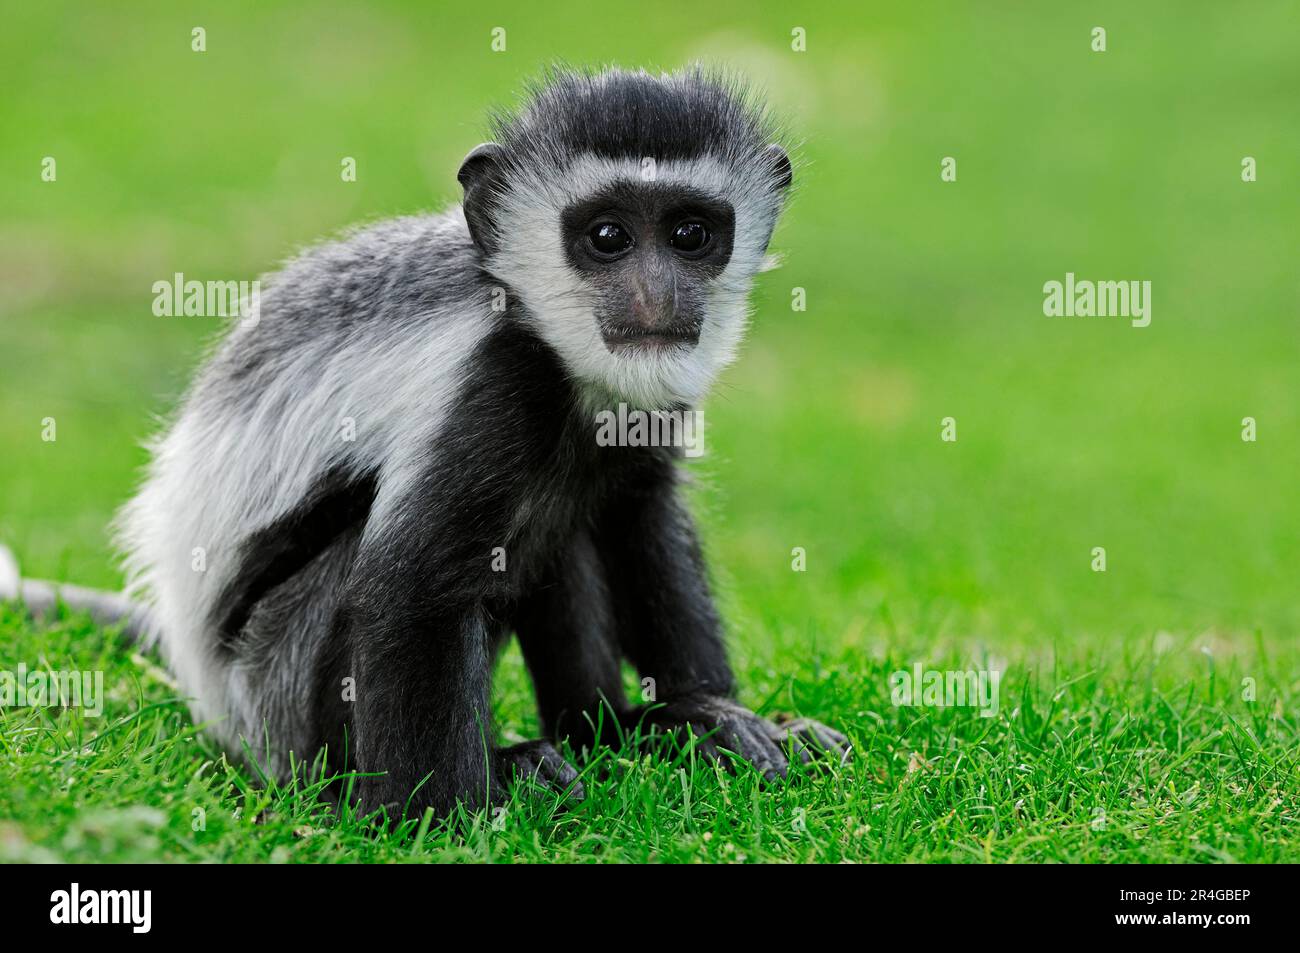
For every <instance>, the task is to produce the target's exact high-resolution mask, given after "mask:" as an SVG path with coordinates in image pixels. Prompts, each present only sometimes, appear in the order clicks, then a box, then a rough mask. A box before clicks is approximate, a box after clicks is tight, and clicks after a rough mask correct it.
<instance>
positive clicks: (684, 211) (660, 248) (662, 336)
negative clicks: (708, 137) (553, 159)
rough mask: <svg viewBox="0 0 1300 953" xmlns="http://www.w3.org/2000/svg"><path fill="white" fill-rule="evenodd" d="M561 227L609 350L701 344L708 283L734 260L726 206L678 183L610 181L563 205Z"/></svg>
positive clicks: (732, 218) (730, 212) (731, 219)
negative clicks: (588, 194) (586, 285)
mask: <svg viewBox="0 0 1300 953" xmlns="http://www.w3.org/2000/svg"><path fill="white" fill-rule="evenodd" d="M560 227H561V234H562V239H563V244H564V250H565V255H566V257H567V259H568V262H569V265H570V266H571V267H572V268H573V269H574V271H576V272H577V273H578V274H579V275H580V276H581V277H582V279H583V281H584V282H586V283H587V284H589V285H590V287H591V289H592V291H593V292H594V304H593V308H592V311H593V314H594V316H595V319H596V323H597V325H598V326H599V329H600V335H601V339H602V340H603V342H604V345H605V347H606V348H607V349H608V350H609V351H610V352H611V353H614V354H626V355H632V354H635V353H637V352H644V351H660V350H677V349H683V350H691V349H693V348H694V347H695V346H696V345H698V344H699V342H700V333H701V331H702V329H703V327H704V318H705V314H706V307H707V305H708V291H709V288H710V285H711V284H712V283H713V282H714V281H716V279H717V278H718V277H719V276H720V275H721V274H722V273H723V271H724V270H725V269H726V267H727V263H728V262H729V261H730V260H731V250H732V243H733V241H734V239H735V231H736V213H735V210H734V209H733V208H732V207H731V205H730V204H729V203H727V202H725V201H722V200H720V199H717V198H713V197H711V196H709V195H706V194H704V193H702V192H698V191H696V190H693V189H689V188H683V187H681V186H674V185H662V184H658V183H654V182H616V183H614V184H612V185H610V186H608V187H607V188H605V189H602V190H601V191H600V192H598V193H597V194H595V195H593V196H591V197H589V198H587V199H585V200H584V201H581V202H578V203H576V204H574V205H570V206H569V207H568V208H566V209H565V210H564V211H563V213H562V214H561V216H560Z"/></svg>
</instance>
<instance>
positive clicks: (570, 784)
mask: <svg viewBox="0 0 1300 953" xmlns="http://www.w3.org/2000/svg"><path fill="white" fill-rule="evenodd" d="M496 758H497V765H498V767H499V768H500V770H501V774H502V776H503V777H504V778H505V780H506V781H507V782H510V783H518V782H520V781H527V780H532V781H535V782H537V783H538V784H540V785H541V786H542V787H544V788H546V789H547V790H549V791H554V792H555V793H557V794H562V795H564V799H565V800H567V801H581V800H582V799H583V798H585V797H586V796H587V792H586V791H585V790H584V789H583V787H582V782H581V781H579V780H578V770H577V768H575V767H574V766H573V765H571V764H569V762H567V761H565V760H564V757H563V756H562V755H561V754H560V753H559V752H558V751H556V750H555V746H554V745H552V744H551V743H550V742H549V741H525V742H524V743H523V744H518V745H511V746H510V747H509V748H497V749H496Z"/></svg>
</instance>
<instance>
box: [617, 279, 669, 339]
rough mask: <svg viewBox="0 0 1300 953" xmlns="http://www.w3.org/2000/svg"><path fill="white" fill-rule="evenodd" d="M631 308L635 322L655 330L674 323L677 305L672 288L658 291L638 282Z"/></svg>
mask: <svg viewBox="0 0 1300 953" xmlns="http://www.w3.org/2000/svg"><path fill="white" fill-rule="evenodd" d="M629 310H630V311H631V314H630V315H629V317H630V318H631V319H632V323H633V324H635V325H636V326H637V327H639V328H643V329H645V330H647V331H654V330H657V329H659V328H663V327H666V326H667V325H670V324H672V322H673V318H674V316H675V314H676V311H677V306H676V301H675V300H674V295H673V293H672V289H670V288H666V289H662V290H661V291H659V293H656V291H655V290H654V289H652V288H648V287H647V286H646V285H645V284H642V283H639V282H638V284H637V287H636V290H635V291H634V293H633V295H632V304H631V308H630V309H629Z"/></svg>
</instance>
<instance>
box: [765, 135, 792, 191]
mask: <svg viewBox="0 0 1300 953" xmlns="http://www.w3.org/2000/svg"><path fill="white" fill-rule="evenodd" d="M764 155H765V156H766V157H767V161H768V162H769V163H770V164H771V167H772V178H773V181H774V182H776V187H777V188H778V189H780V190H781V191H783V192H784V191H785V190H786V189H788V188H789V187H790V183H791V182H793V181H794V171H793V170H792V169H791V168H790V157H789V156H788V155H787V154H786V151H785V150H784V149H782V148H781V147H780V146H778V145H777V144H776V143H775V142H774V143H772V144H771V145H770V146H768V147H767V150H766V151H765V153H764Z"/></svg>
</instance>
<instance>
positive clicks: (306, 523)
mask: <svg viewBox="0 0 1300 953" xmlns="http://www.w3.org/2000/svg"><path fill="white" fill-rule="evenodd" d="M495 128H496V132H497V135H498V140H499V141H498V142H496V143H489V144H486V145H484V146H480V147H479V148H477V149H475V150H474V151H473V152H472V153H471V154H470V155H469V157H468V158H467V159H466V161H465V163H464V165H463V166H462V168H461V171H460V175H459V179H460V181H461V183H462V185H463V186H464V189H465V200H464V215H463V217H461V215H460V214H459V212H454V213H449V214H447V215H444V216H440V217H437V218H429V219H421V218H416V219H406V220H399V221H397V222H391V223H385V224H382V225H379V226H376V227H374V228H372V229H369V230H366V231H363V232H360V233H357V234H355V235H353V236H352V237H350V238H348V239H347V240H345V241H343V242H340V243H337V244H334V245H329V246H325V247H323V248H321V249H317V250H315V251H312V252H310V253H308V254H307V255H305V256H303V257H302V258H300V259H299V260H298V261H296V262H295V263H293V264H291V265H290V266H289V267H288V268H286V269H285V270H284V271H283V272H282V273H281V274H280V275H279V276H276V277H275V278H273V279H271V281H270V282H269V290H268V292H267V294H266V296H265V300H264V306H263V314H262V317H261V321H260V323H258V324H256V325H255V326H249V327H242V328H240V329H238V330H237V331H235V332H232V334H231V336H230V337H229V338H228V340H227V341H226V342H225V344H224V345H223V347H222V348H221V349H220V351H219V352H218V353H217V354H216V355H215V356H214V357H213V359H212V360H211V361H210V362H209V364H208V365H207V367H206V368H205V369H204V371H203V372H202V374H201V376H200V378H199V380H198V382H197V383H196V385H195V387H194V389H193V391H192V392H191V394H190V396H189V398H188V400H187V402H186V405H185V407H184V409H183V412H182V414H181V415H180V418H179V419H178V421H177V422H176V424H175V425H174V426H173V428H172V430H171V432H170V433H169V434H168V436H167V438H166V439H165V440H163V441H160V443H159V445H158V449H157V454H156V457H155V462H154V466H153V468H152V470H151V473H150V477H149V480H148V481H147V482H146V485H145V487H144V488H143V489H142V491H141V493H140V495H139V496H138V497H137V498H136V500H135V501H134V502H133V503H132V504H131V505H130V506H129V507H128V508H127V510H126V511H125V513H124V517H123V520H122V524H123V527H124V531H123V536H124V539H125V542H126V545H127V548H128V550H129V551H130V560H129V568H130V569H131V573H132V576H133V585H134V587H135V590H136V591H141V592H144V593H146V594H149V595H150V597H151V611H152V616H153V621H152V628H153V630H154V634H155V635H156V636H157V637H158V638H160V640H161V641H162V644H163V648H164V651H165V652H166V653H167V655H168V657H169V661H170V662H171V663H172V665H173V668H174V669H176V671H177V673H178V679H179V680H180V681H181V682H182V683H183V685H184V687H185V688H186V689H187V691H189V692H190V693H191V694H193V695H194V696H195V698H196V704H195V710H196V714H197V715H198V716H199V717H201V718H202V719H203V720H212V721H213V722H214V723H215V724H217V725H218V728H217V730H219V731H221V732H222V733H223V734H224V736H225V740H226V741H227V743H229V744H233V743H234V742H235V741H236V740H237V739H240V738H249V739H250V741H253V742H254V748H255V750H257V746H256V743H255V742H257V741H260V740H261V739H262V737H263V735H264V736H265V737H266V739H267V741H268V747H269V749H270V750H269V751H268V753H267V758H268V760H269V761H270V762H271V763H272V770H276V771H279V772H281V773H282V772H283V771H284V770H286V765H287V763H288V757H287V755H288V753H289V752H293V753H294V754H295V755H296V758H297V760H298V761H300V762H301V761H310V759H311V758H312V756H313V755H314V754H315V753H316V752H318V751H320V750H322V749H325V750H326V751H327V752H328V757H329V760H330V762H331V765H332V766H333V767H334V768H336V769H340V770H341V769H349V770H358V771H360V772H362V773H364V774H365V775H366V777H365V778H364V779H362V780H361V781H360V782H359V784H358V788H357V793H358V796H359V798H360V801H361V803H362V805H363V806H364V807H366V808H379V807H385V808H389V809H390V810H393V811H401V810H403V809H407V808H409V809H410V810H411V811H412V812H413V813H420V812H422V811H423V809H424V808H426V807H430V808H433V809H434V810H435V811H436V812H438V813H439V814H446V813H447V812H448V811H450V810H451V809H452V808H453V807H454V806H455V804H456V803H457V802H463V803H465V804H467V805H469V806H471V807H477V806H482V805H485V804H488V803H491V802H492V801H493V800H495V799H497V798H499V797H500V796H501V793H502V785H503V783H504V782H505V781H506V780H508V778H509V777H510V775H511V774H513V773H516V772H519V771H524V772H528V773H536V774H538V775H539V776H540V777H541V779H542V780H544V781H546V782H548V783H551V784H553V785H557V786H560V787H564V786H570V785H573V784H575V782H576V779H577V774H576V772H575V770H574V769H573V768H572V766H570V765H568V764H566V763H565V762H564V761H563V759H561V758H560V756H559V754H558V753H557V751H556V749H555V748H554V747H553V746H552V745H550V744H547V743H543V742H531V743H528V744H525V745H516V746H514V747H512V748H497V747H495V745H494V740H493V733H492V730H491V725H490V723H489V711H490V706H489V692H490V686H491V668H492V662H493V658H494V656H495V653H496V651H497V649H498V648H499V646H500V645H501V643H502V642H503V640H504V639H505V638H507V637H508V636H509V635H510V634H511V633H512V632H513V633H517V634H518V637H519V640H520V643H521V646H522V650H523V654H524V658H525V660H526V662H527V665H528V669H529V671H530V672H531V674H532V677H533V683H534V687H535V689H536V693H537V701H538V706H539V709H540V714H541V721H542V725H543V727H544V730H545V732H546V735H547V737H548V739H550V741H553V742H560V741H563V740H568V741H569V742H570V743H571V744H572V745H573V746H574V748H575V749H576V750H581V749H583V748H586V747H590V746H593V745H596V744H601V743H607V742H608V741H610V740H611V738H612V737H614V736H615V734H616V733H617V732H616V731H613V730H611V731H610V732H608V733H600V734H598V733H597V732H596V731H595V730H594V728H593V725H594V724H596V723H600V722H602V721H605V722H612V724H611V725H610V727H611V729H630V728H632V727H635V726H637V725H642V726H647V727H655V728H660V729H663V730H665V731H674V732H682V731H685V732H692V731H693V732H695V733H697V734H700V735H703V736H706V737H703V738H702V740H701V741H700V747H701V750H702V751H703V752H704V754H706V755H713V756H716V755H718V754H719V752H720V751H721V750H722V749H726V750H728V751H731V752H733V753H735V754H736V755H738V756H739V757H741V758H743V759H745V760H747V761H749V762H751V763H753V764H754V765H755V766H756V767H757V768H758V769H759V770H760V771H762V772H763V773H764V774H765V775H767V776H776V775H779V774H782V773H783V772H784V770H785V766H786V763H787V758H788V757H789V756H790V755H791V754H795V755H797V756H799V757H801V758H804V759H807V758H809V757H810V756H811V753H812V750H813V748H814V747H818V746H821V747H829V748H832V749H838V748H839V746H841V745H842V744H843V742H844V739H843V737H842V736H840V735H839V734H838V733H836V732H833V731H831V730H830V729H827V728H824V727H823V726H819V725H816V724H815V723H812V722H800V723H797V724H795V725H793V726H789V725H788V726H783V727H778V726H776V725H773V724H771V723H770V722H768V721H765V720H764V719H761V718H759V717H758V716H756V715H754V714H753V713H751V712H749V711H747V710H746V709H744V708H742V707H741V706H739V705H738V704H736V703H735V701H734V700H732V696H733V693H734V690H735V685H734V681H733V679H732V674H731V670H730V667H729V665H728V663H727V659H726V653H725V650H724V646H723V639H722V626H721V623H720V621H719V618H718V614H717V611H716V609H715V608H714V605H713V601H712V598H711V596H710V593H709V585H708V582H707V573H706V570H705V566H704V561H703V557H702V555H701V550H700V546H699V542H698V541H697V539H696V534H695V529H694V526H693V524H692V521H691V518H690V515H689V513H688V511H687V509H686V507H685V505H684V503H683V501H682V498H681V491H680V478H679V476H678V468H677V466H676V464H677V459H676V458H677V457H678V456H679V454H680V450H677V449H673V448H668V447H656V446H601V445H599V443H598V441H597V440H596V429H597V428H596V424H595V413H596V409H597V408H598V407H610V406H611V405H612V404H613V403H614V402H617V401H621V400H623V399H624V397H625V395H633V396H628V397H627V399H630V400H631V399H635V400H636V401H638V402H639V405H640V406H645V402H646V401H647V400H658V401H662V403H659V404H656V405H651V406H657V407H658V408H659V409H662V410H669V411H682V410H685V409H686V408H687V405H688V404H689V403H690V402H691V401H693V400H694V399H696V398H697V397H698V395H699V393H700V392H701V391H702V389H703V388H704V387H705V386H707V382H708V381H709V380H711V379H712V376H713V375H714V374H716V372H717V371H718V370H720V369H721V367H722V366H725V363H726V361H727V360H729V359H730V357H731V356H732V355H733V354H734V350H735V345H736V342H737V341H738V340H739V335H740V333H741V331H742V330H743V324H744V320H745V310H744V307H745V295H746V293H747V291H748V288H749V282H750V280H751V279H752V277H753V274H754V273H755V272H757V271H758V270H759V268H760V267H761V263H762V261H763V256H764V254H765V252H766V248H767V242H768V240H769V238H770V237H771V234H772V228H773V227H774V225H775V222H776V218H777V216H778V214H779V212H780V209H781V207H782V203H783V200H784V194H785V191H786V189H787V187H788V186H789V184H790V162H789V160H788V158H787V157H786V155H785V152H784V150H783V149H782V148H781V147H780V146H779V145H775V144H773V143H772V142H771V139H770V136H771V130H770V128H769V123H768V122H767V120H766V119H765V118H764V117H763V114H762V113H761V111H760V110H758V109H757V108H756V107H755V105H754V104H753V103H752V102H751V100H750V99H749V98H748V97H747V96H746V95H745V94H743V92H742V91H740V90H739V89H738V88H737V87H736V86H735V85H734V84H729V83H726V82H723V81H721V80H719V79H718V78H716V77H712V76H709V75H707V74H704V73H701V72H699V71H688V72H685V73H681V74H674V75H671V76H663V77H652V76H649V75H647V74H644V73H621V72H617V71H611V72H605V73H600V74H577V73H557V74H554V75H552V76H551V77H549V79H548V81H547V82H546V83H545V84H544V85H542V86H541V87H539V88H537V89H535V90H534V93H533V98H532V100H531V101H530V103H529V104H528V105H527V106H526V107H525V108H524V109H523V110H522V111H520V112H519V113H518V114H515V115H512V116H502V117H498V119H497V121H496V124H495ZM644 157H651V158H654V159H656V160H657V161H658V162H659V163H661V167H660V168H661V170H662V173H663V177H662V178H661V179H659V180H657V181H649V182H648V181H644V180H642V179H640V178H638V176H637V174H636V172H637V169H638V165H637V163H638V161H639V160H641V159H643V158H644ZM605 160H619V162H617V163H614V164H612V165H611V164H610V163H609V162H606V161H605ZM674 162H676V163H677V164H676V165H673V163H674ZM570 177H572V181H569V179H570ZM584 190H585V191H584ZM684 224H685V225H689V226H690V229H691V232H690V234H691V235H693V236H694V239H695V240H696V241H698V242H699V244H697V245H690V244H688V243H685V242H678V241H677V238H676V236H677V235H678V230H679V229H680V228H682V227H683V225H684ZM612 225H617V226H618V227H619V228H621V229H623V230H624V232H625V235H626V237H627V244H626V246H625V247H621V248H619V249H616V250H615V252H614V253H611V254H604V253H603V252H601V251H600V249H598V248H595V247H593V246H592V245H591V244H590V238H591V235H592V233H593V228H596V229H601V228H605V227H607V226H612ZM701 236H703V238H702V239H701ZM498 299H500V300H504V301H506V302H507V303H508V306H507V307H506V308H505V309H504V310H502V311H500V312H498V311H495V310H493V311H489V304H488V303H489V302H492V301H496V300H498ZM458 349H459V350H458ZM462 352H463V353H462ZM683 395H686V396H683ZM342 415H355V423H356V432H357V438H356V441H355V443H341V442H339V440H338V439H337V435H336V434H335V433H334V430H333V428H334V426H335V421H336V420H337V419H338V417H340V416H342ZM196 545H203V546H207V547H211V548H212V550H213V552H212V555H211V558H210V560H209V562H210V563H211V569H210V570H209V571H208V573H207V574H201V575H195V574H193V573H190V572H189V567H188V565H186V564H183V563H184V561H185V560H187V559H188V555H189V553H190V551H191V549H190V548H191V547H192V546H196ZM502 560H504V566H503V565H502ZM623 659H627V660H629V661H630V662H631V663H632V664H633V665H635V667H636V668H637V669H638V671H639V672H640V674H641V675H642V676H643V677H646V678H649V679H653V682H654V686H655V695H656V698H657V701H656V702H655V703H653V704H649V705H632V704H630V703H629V702H628V700H627V699H626V697H625V696H624V693H623V688H622V679H621V669H620V666H621V662H622V660H623ZM349 685H350V686H352V687H353V689H354V690H352V691H349V690H348V689H347V686H349ZM223 719H224V721H223Z"/></svg>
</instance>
